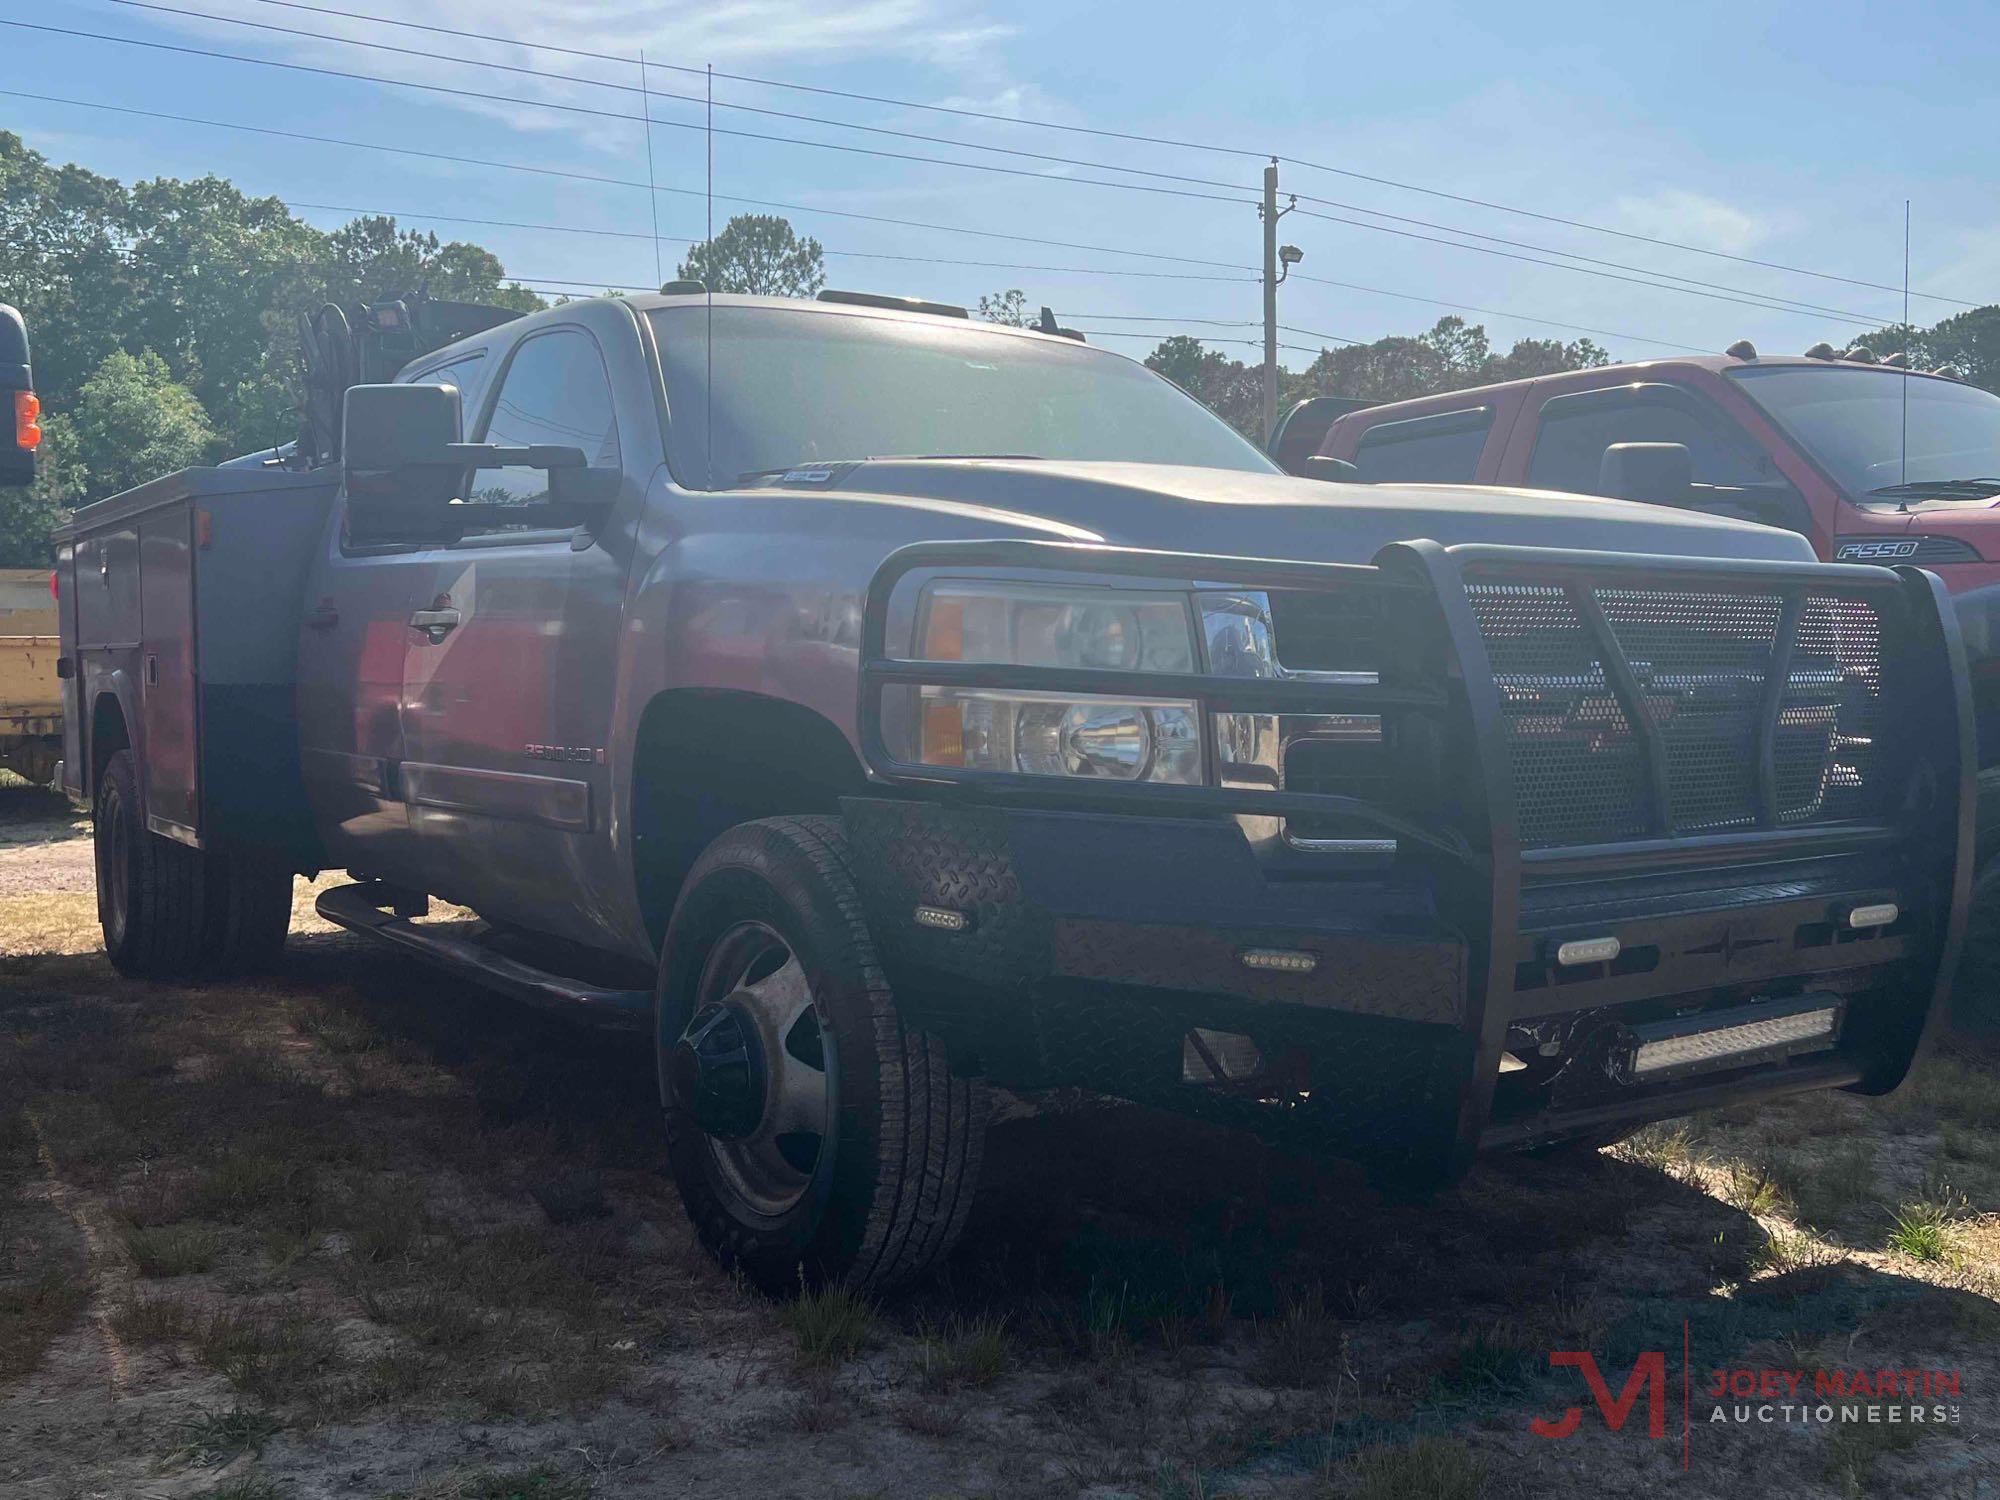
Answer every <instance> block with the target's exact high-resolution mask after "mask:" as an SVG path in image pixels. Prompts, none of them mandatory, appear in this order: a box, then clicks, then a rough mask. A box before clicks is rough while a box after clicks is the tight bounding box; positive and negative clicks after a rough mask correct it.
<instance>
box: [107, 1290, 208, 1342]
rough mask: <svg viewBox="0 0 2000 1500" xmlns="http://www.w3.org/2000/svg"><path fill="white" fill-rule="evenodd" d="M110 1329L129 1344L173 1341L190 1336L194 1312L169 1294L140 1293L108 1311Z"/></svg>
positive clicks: (193, 1328) (193, 1324)
mask: <svg viewBox="0 0 2000 1500" xmlns="http://www.w3.org/2000/svg"><path fill="white" fill-rule="evenodd" d="M111 1330H112V1332H114V1333H116V1334H117V1335H118V1336H119V1337H120V1338H122V1339H124V1340H125V1341H126V1342H128V1343H133V1344H174V1343H179V1342H180V1341H181V1340H182V1339H186V1338H192V1337H193V1336H194V1330H195V1316H194V1313H193V1312H192V1311H191V1310H190V1309H189V1308H188V1305H187V1304H186V1303H185V1302H179V1301H176V1300H175V1299H174V1298H172V1297H141V1298H138V1299H137V1300H135V1301H132V1302H127V1303H125V1304H124V1305H123V1306H122V1307H119V1308H118V1309H116V1310H115V1311H114V1312H113V1313H112V1314H111Z"/></svg>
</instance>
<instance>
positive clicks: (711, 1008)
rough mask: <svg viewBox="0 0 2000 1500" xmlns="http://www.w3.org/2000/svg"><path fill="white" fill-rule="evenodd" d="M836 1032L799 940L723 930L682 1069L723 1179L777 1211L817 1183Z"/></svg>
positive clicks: (748, 926) (752, 1202)
mask: <svg viewBox="0 0 2000 1500" xmlns="http://www.w3.org/2000/svg"><path fill="white" fill-rule="evenodd" d="M828 1042H829V1039H828V1037H827V1036H826V1033H825V1032H824V1031H823V1030H822V1028H821V1026H820V1018H819V1011H818V1009H817V1007H816V1006H815V1004H814V1002H813V993H812V986H811V984H810V983H809V982H808V981H807V979H806V972H805V969H804V967H803V966H802V965H801V964H800V963H799V960H798V956H797V955H796V954H795V953H793V951H792V949H791V945H790V944H788V943H787V942H786V941H785V940H784V938H782V937H781V936H779V935H778V933H777V932H776V931H775V930H773V929H772V928H770V927H767V926H766V925H765V924H764V923H762V922H742V923H739V924H738V925H737V926H735V927H732V928H731V929H730V930H729V931H728V932H726V933H725V934H723V937H722V939H721V941H720V942H718V943H717V944H716V945H715V949H714V951H713V952H712V953H711V954H710V955H709V959H708V962H707V964H706V965H704V967H703V970H702V977H701V983H700V986H699V988H698V991H697V995H696V1009H695V1014H694V1017H693V1019H692V1020H691V1021H690V1022H689V1023H688V1029H687V1034H686V1035H685V1036H684V1037H683V1038H682V1039H681V1043H680V1045H679V1046H678V1047H677V1048H676V1049H675V1061H674V1066H675V1076H676V1079H677V1080H678V1081H679V1085H680V1086H681V1087H682V1088H683V1089H684V1090H685V1092H684V1095H683V1097H685V1098H687V1099H688V1100H689V1101H690V1103H691V1104H692V1106H693V1110H694V1114H695V1118H696V1120H697V1121H698V1122H699V1123H700V1124H701V1127H702V1129H703V1131H704V1132H705V1133H706V1135H707V1137H708V1149H709V1155H710V1158H711V1160H712V1162H713V1164H714V1167H715V1171H716V1173H717V1175H718V1176H719V1178H720V1179H721V1181H722V1183H723V1184H724V1185H725V1186H726V1187H727V1188H728V1189H729V1191H730V1192H731V1193H732V1194H733V1195H734V1196H735V1197H736V1198H737V1199H738V1200H739V1201H740V1202H741V1203H742V1204H743V1205H744V1206H745V1207H746V1208H749V1209H750V1210H752V1211H753V1212H755V1213H758V1214H761V1215H764V1216H765V1217H767V1218H777V1217H779V1216H780V1215H782V1214H784V1213H786V1212H787V1211H788V1210H790V1209H791V1208H792V1207H793V1206H794V1205H796V1204H797V1203H798V1202H799V1200H800V1199H801V1198H803V1197H804V1196H805V1194H806V1192H807V1190H808V1189H809V1188H810V1187H811V1186H812V1182H813V1175H814V1172H815V1170H816V1169H817V1168H818V1166H819V1161H820V1156H821V1153H822V1152H823V1151H824V1150H825V1147H826V1139H827V1136H828V1134H829V1133H830V1131H831V1129H832V1120H833V1098H834V1089H833V1082H832V1070H831V1068H830V1065H829V1063H830V1060H829V1058H828V1055H827V1054H828V1050H829V1046H828Z"/></svg>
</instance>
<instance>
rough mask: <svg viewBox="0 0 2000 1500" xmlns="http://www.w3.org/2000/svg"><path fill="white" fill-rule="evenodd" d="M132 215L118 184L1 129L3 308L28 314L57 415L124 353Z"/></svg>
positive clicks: (42, 380) (44, 385)
mask: <svg viewBox="0 0 2000 1500" xmlns="http://www.w3.org/2000/svg"><path fill="white" fill-rule="evenodd" d="M131 213H132V204H131V199H130V197H129V196H128V195H127V193H126V191H125V189H124V188H123V187H122V186H120V185H119V184H118V183H117V182H114V181H113V180H112V179H110V178H108V177H99V176H98V175H97V174H96V173H94V172H86V171H85V170H84V169H83V168H81V167H76V166H65V167H52V166H50V165H49V163H48V160H47V159H46V158H45V157H43V156H42V155H41V153H39V152H37V151H31V150H29V149H28V148H27V147H26V146H25V145H24V144H22V141H21V138H20V137H19V136H18V135H14V134H11V133H10V132H8V131H4V130H0V302H11V303H12V304H13V305H14V306H16V307H18V308H20V309H21V311H22V313H23V314H24V315H25V316H26V317H27V320H28V330H29V334H30V337H31V338H32V339H33V341H34V346H35V378H36V381H37V383H38V385H39V387H40V389H41V392H42V395H43V397H44V400H45V401H46V402H47V404H48V406H49V408H50V409H51V410H52V411H60V410H62V409H63V408H64V406H65V405H66V404H67V402H68V400H69V398H70V397H72V396H74V395H75V393H76V390H77V388H78V387H79V386H81V385H82V384H83V382H84V381H85V380H86V379H87V378H89V375H90V372H91V371H92V370H94V369H96V368H97V366H98V365H99V364H100V363H102V362H103V359H104V357H105V356H106V355H107V354H109V353H110V352H111V351H112V350H114V349H116V348H118V347H120V342H121V338H122V334H121V330H122V329H123V328H124V327H125V326H127V324H128V323H129V321H130V319H131V317H132V311H133V302H134V298H135V295H136V290H137V288H136V285H135V280H134V277H133V274H132V268H131V264H130V261H129V258H128V256H127V246H128V245H129V243H130V241H131Z"/></svg>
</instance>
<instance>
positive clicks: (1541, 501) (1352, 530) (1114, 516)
mask: <svg viewBox="0 0 2000 1500" xmlns="http://www.w3.org/2000/svg"><path fill="white" fill-rule="evenodd" d="M772 488H774V489H782V490H784V491H785V492H788V493H792V494H796V493H798V492H799V491H801V490H809V491H813V492H816V493H818V494H821V495H824V496H826V497H827V498H829V499H833V498H838V497H841V496H848V497H853V498H855V499H902V500H907V501H911V502H928V503H930V504H931V505H941V506H945V507H949V508H950V509H951V510H952V511H954V512H956V513H958V514H960V515H964V514H966V513H968V512H970V513H973V514H975V515H978V514H980V513H985V514H986V515H987V516H990V518H991V520H992V521H993V523H994V527H995V533H994V534H995V535H1003V534H1009V533H1012V534H1019V533H1020V532H1022V531H1024V530H1025V531H1029V532H1041V533H1043V534H1047V533H1049V532H1057V533H1060V534H1061V535H1064V536H1065V537H1067V538H1068V539H1071V540H1097V541H1103V542H1107V543H1111V544H1114V545H1117V546H1127V547H1156V548H1162V549H1167V550H1172V551H1178V552H1212V553H1220V554H1227V555H1235V556H1244V557H1274V558H1284V559H1288V560H1296V561H1312V562H1366V561H1368V560H1369V559H1370V558H1372V557H1373V556H1374V555H1375V553H1376V552H1377V551H1378V550H1379V549H1380V548H1382V547H1384V546H1386V545H1387V544H1389V543H1391V542H1403V541H1414V540H1418V539H1420V538H1421V539H1427V540H1430V541H1434V542H1441V543H1444V544H1445V545H1447V546H1449V545H1451V544H1453V543H1456V542H1491V543H1501V544H1511V545H1516V546H1532V547H1567V548H1574V549H1579V550H1593V551H1606V552H1640V553H1652V554H1662V555H1667V554H1672V555H1681V556H1692V557H1721V558H1745V559H1756V560H1761V561H1804V562H1810V561H1811V560H1812V557H1813V553H1812V548H1811V546H1810V545H1809V544H1808V543H1807V542H1806V540H1805V538H1803V537H1801V536H1799V535H1797V534H1796V533H1794V532H1789V531H1783V530H1779V529H1778V528H1776V527H1770V526H1758V525H1754V524H1752V523H1750V522H1747V521H1733V520H1725V519H1721V518H1718V517H1714V516H1706V515H1701V514H1698V513H1696V512H1693V511H1681V510H1670V509H1667V508H1664V507H1661V506H1657V505H1638V504H1633V503H1631V502H1629V501H1624V500H1605V499H1598V498H1595V497H1591V496H1578V495H1562V494H1556V493H1554V492H1551V491H1547V490H1525V489H1504V488H1500V487H1498V486H1491V485H1418V484H1373V485H1370V484H1331V483H1326V482H1323V481H1319V480H1308V479H1295V478H1293V477H1291V476H1290V475H1286V474H1251V473H1240V472H1237V471H1234V470H1228V469H1197V468H1183V467H1178V466H1174V465H1168V464H1135V463H1069V462H1044V461H1039V460H1016V459H876V460H870V461H868V462H865V463H854V464H831V465H825V466H821V467H814V466H801V467H800V468H798V469H794V470H793V471H792V472H791V473H790V474H788V475H786V476H785V477H784V478H783V479H781V480H777V481H774V482H773V484H772Z"/></svg>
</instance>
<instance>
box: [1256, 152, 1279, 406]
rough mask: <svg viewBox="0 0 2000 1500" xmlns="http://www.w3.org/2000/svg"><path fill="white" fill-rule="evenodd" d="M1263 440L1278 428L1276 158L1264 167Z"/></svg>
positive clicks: (1262, 211) (1262, 209) (1261, 211)
mask: <svg viewBox="0 0 2000 1500" xmlns="http://www.w3.org/2000/svg"><path fill="white" fill-rule="evenodd" d="M1259 212H1260V213H1261V214H1262V215H1263V218H1264V441H1265V442H1266V443H1269V442H1270V441H1271V434H1272V433H1274V432H1276V431H1277V430H1278V158H1277V157H1275V156H1274V157H1272V158H1271V163H1270V165H1269V166H1267V167H1265V168H1264V204H1263V207H1262V208H1261V209H1260V210H1259Z"/></svg>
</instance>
